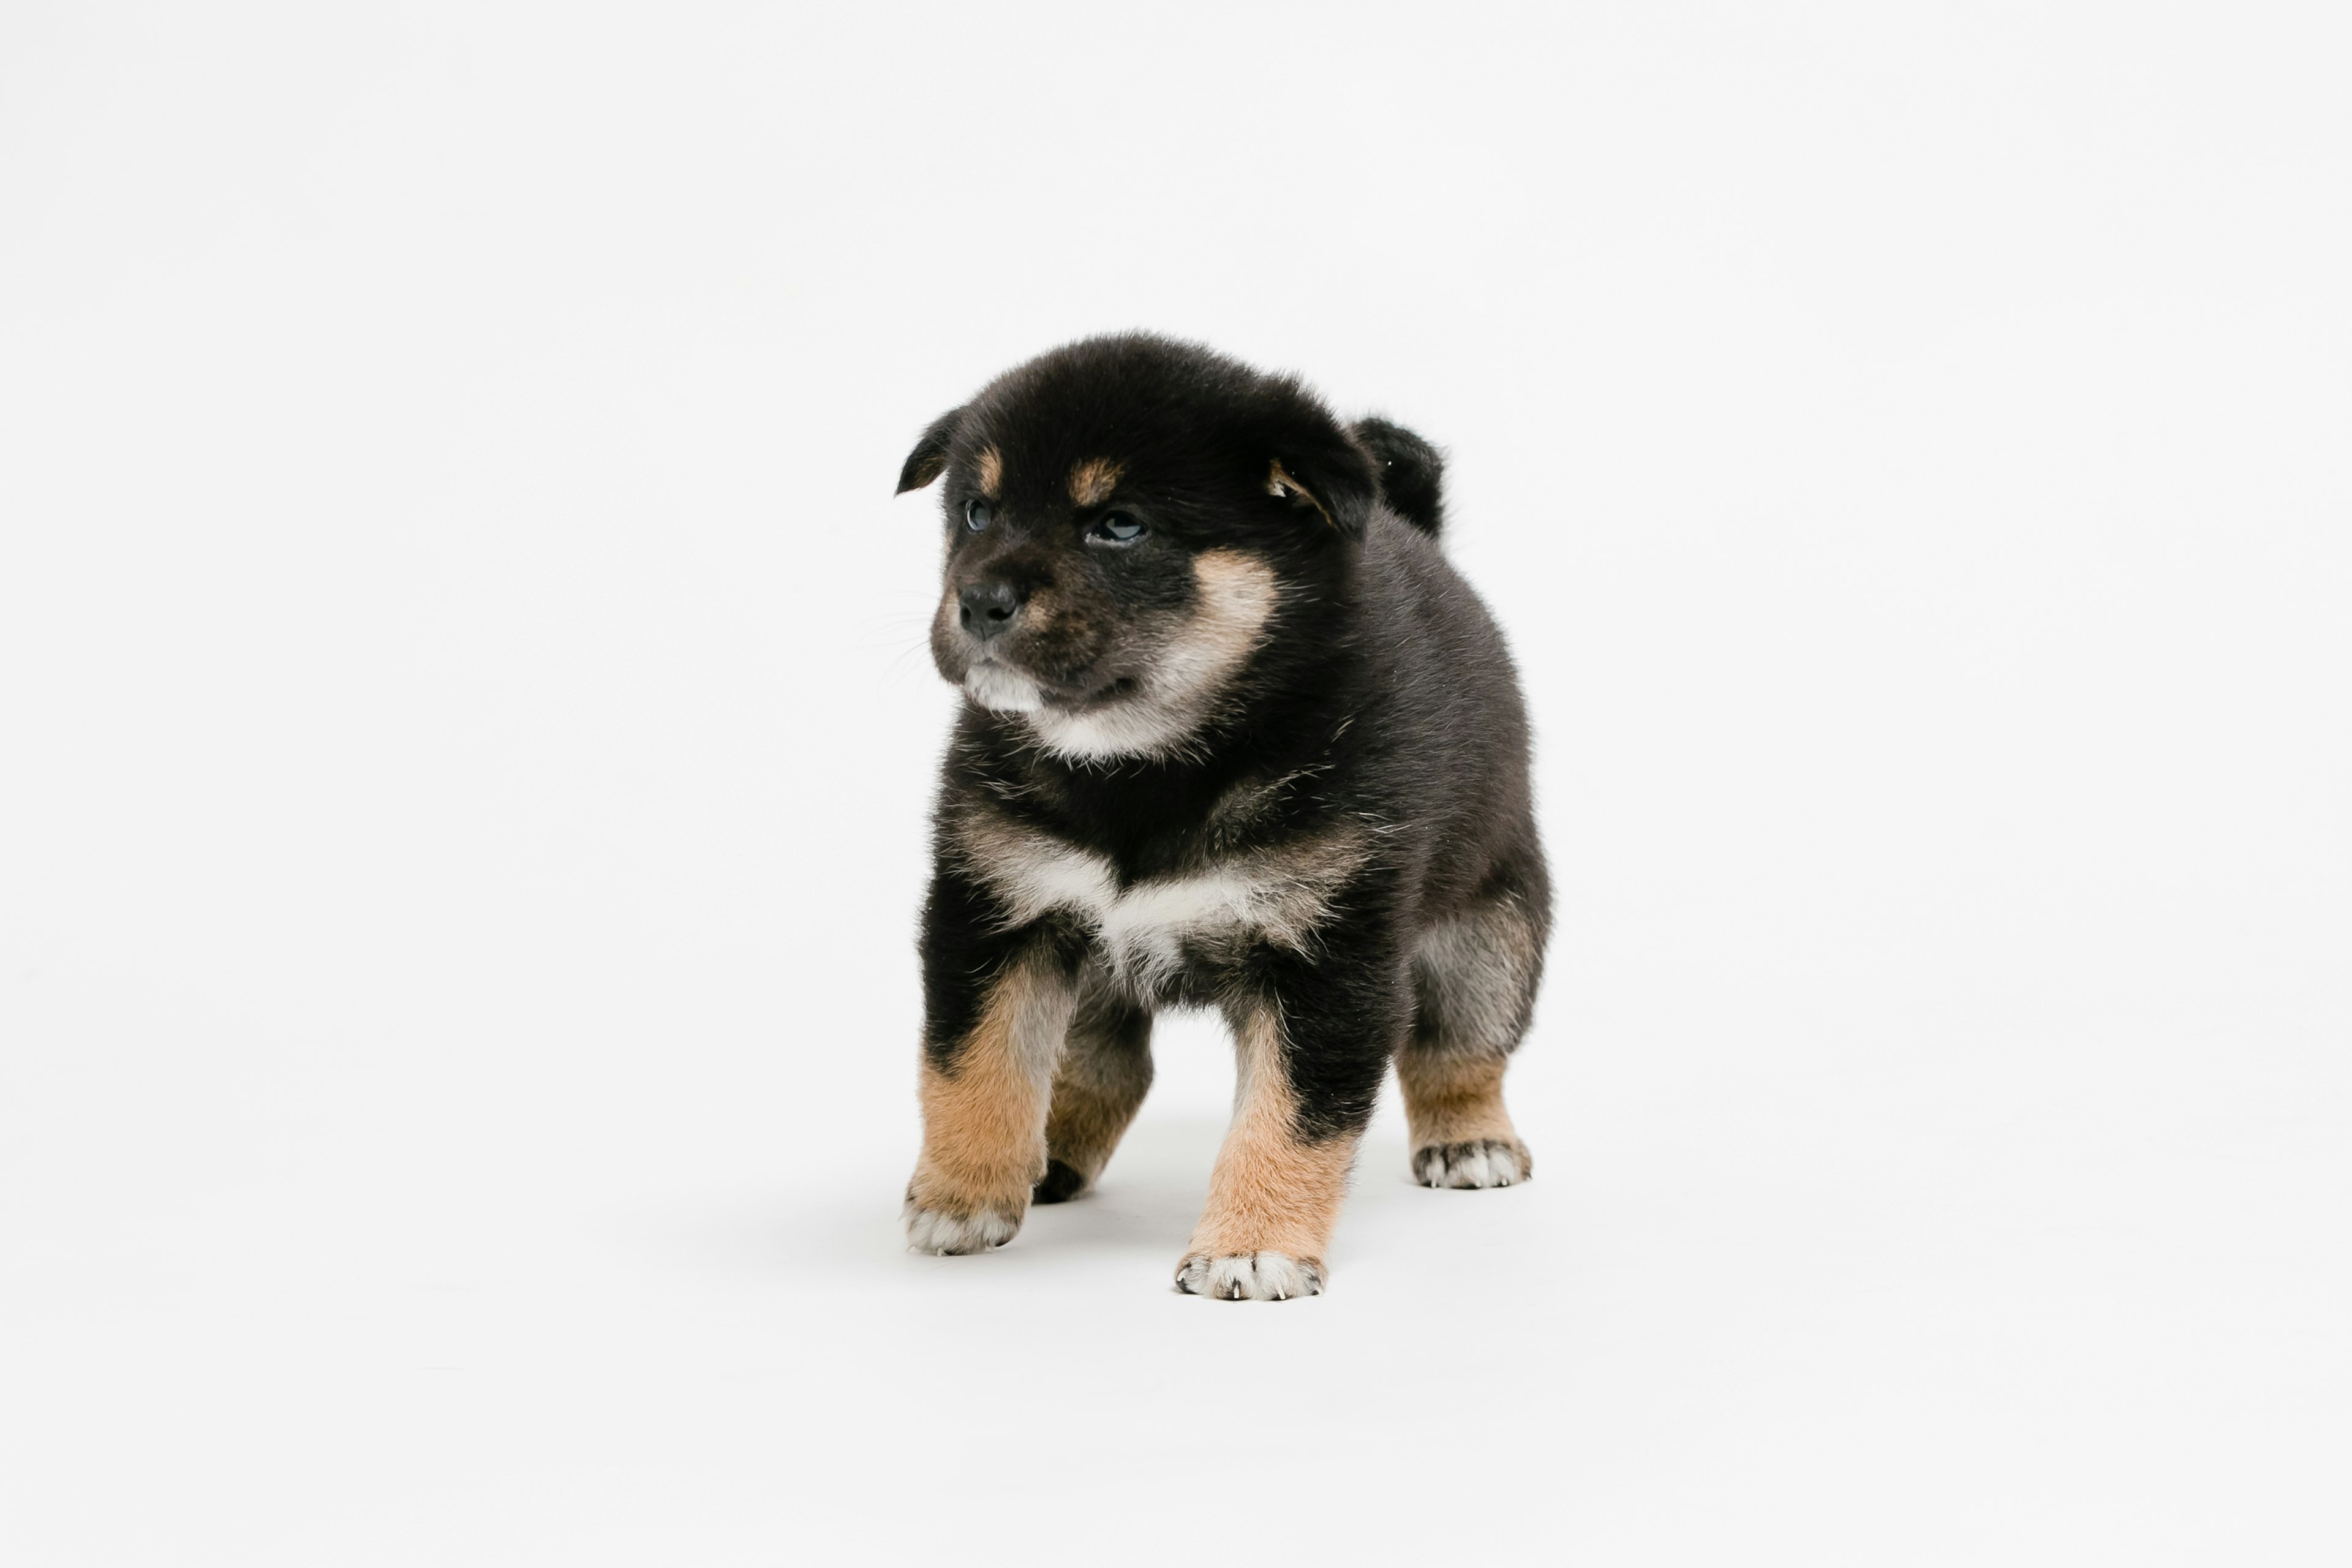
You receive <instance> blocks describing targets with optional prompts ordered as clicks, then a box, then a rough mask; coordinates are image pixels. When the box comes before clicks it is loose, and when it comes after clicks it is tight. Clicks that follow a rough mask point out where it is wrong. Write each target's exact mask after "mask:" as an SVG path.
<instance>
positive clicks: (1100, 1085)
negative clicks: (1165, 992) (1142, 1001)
mask: <svg viewBox="0 0 2352 1568" xmlns="http://www.w3.org/2000/svg"><path fill="white" fill-rule="evenodd" d="M1149 1031H1150V1021H1149V1019H1148V1018H1145V1019H1140V1020H1139V1019H1137V1018H1136V1017H1135V1016H1133V1015H1132V1014H1129V1013H1127V1012H1126V1011H1125V1010H1123V1009H1122V1008H1121V1007H1120V1006H1119V1005H1118V1004H1117V1003H1116V1002H1111V1001H1108V1000H1106V999H1104V998H1102V997H1101V996H1099V995H1095V996H1089V997H1087V998H1086V999H1084V1000H1082V1001H1081V1002H1080V1004H1079V1005H1078V1010H1077V1016H1076V1018H1074V1019H1073V1020H1072V1021H1071V1024H1070V1035H1069V1044H1068V1045H1067V1046H1066V1047H1065V1048H1064V1050H1063V1052H1062V1062H1061V1066H1060V1068H1057V1069H1056V1070H1055V1074H1054V1102H1053V1110H1052V1111H1051V1113H1050V1114H1049V1115H1048V1116H1047V1118H1046V1121H1045V1152H1046V1154H1047V1155H1048V1156H1049V1157H1051V1158H1052V1159H1055V1160H1057V1161H1059V1162H1060V1163H1062V1164H1064V1165H1066V1166H1067V1167H1068V1168H1069V1172H1070V1175H1069V1176H1068V1177H1065V1176H1063V1175H1062V1173H1059V1172H1055V1173H1051V1174H1049V1176H1048V1178H1047V1181H1048V1185H1049V1188H1050V1187H1051V1186H1052V1185H1053V1184H1055V1183H1056V1182H1070V1183H1072V1184H1070V1185H1069V1186H1068V1187H1067V1189H1066V1190H1062V1191H1048V1192H1045V1193H1041V1194H1040V1196H1041V1198H1044V1199H1045V1201H1049V1202H1052V1201H1059V1200H1060V1199H1062V1198H1066V1197H1072V1196H1075V1195H1076V1194H1077V1193H1079V1192H1081V1191H1083V1190H1085V1187H1086V1186H1087V1185H1089V1184H1092V1183H1093V1181H1094V1179H1095V1178H1096V1177H1097V1176H1099V1175H1101V1174H1102V1169H1103V1167H1104V1166H1105V1165H1106V1164H1108V1163H1110V1156H1111V1152H1112V1151H1113V1150H1115V1149H1117V1148H1118V1141H1119V1139H1120V1138H1121V1137H1122V1136H1123V1135H1124V1134H1125V1133H1126V1131H1127V1127H1128V1123H1129V1122H1130V1121H1134V1120H1135V1113H1136V1111H1137V1110H1138V1109H1139V1108H1140V1107H1141V1106H1142V1104H1143V1097H1144V1094H1145V1093H1146V1091H1148V1090H1149V1089H1150V1088H1151V1051H1150V1044H1149V1040H1150V1033H1149ZM1073 1179H1074V1180H1073Z"/></svg>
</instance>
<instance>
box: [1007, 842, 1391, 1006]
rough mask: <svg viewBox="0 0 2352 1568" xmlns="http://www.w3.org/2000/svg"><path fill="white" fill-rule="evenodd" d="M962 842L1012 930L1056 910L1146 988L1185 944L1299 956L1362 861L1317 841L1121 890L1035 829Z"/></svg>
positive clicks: (1093, 858) (1096, 858)
mask: <svg viewBox="0 0 2352 1568" xmlns="http://www.w3.org/2000/svg"><path fill="white" fill-rule="evenodd" d="M963 843H964V848H965V852H966V856H967V858H968V859H969V861H970V863H971V866H972V868H973V869H974V870H975V871H976V872H978V873H979V875H980V876H981V878H982V880H984V881H985V882H986V883H987V884H988V885H989V887H990V888H991V889H992V890H993V891H994V892H995V893H996V895H997V897H998V898H1000V899H1002V900H1004V903H1005V909H1006V913H1007V915H1008V916H1009V917H1010V919H1011V921H1012V922H1013V924H1016V925H1025V924H1027V923H1028V922H1029V921H1034V920H1036V919H1038V918H1039V917H1041V916H1043V915H1045V914H1047V913H1049V912H1051V911H1054V910H1064V911H1066V912H1068V913H1070V914H1073V915H1076V917H1078V918H1079V919H1080V920H1081V921H1085V922H1086V924H1087V926H1088V927H1089V928H1091V929H1092V931H1094V933H1095V936H1096V938H1097V941H1099V942H1101V944H1102V948H1103V952H1104V955H1105V956H1106V957H1107V958H1108V960H1109V962H1110V964H1111V966H1112V968H1114V969H1115V970H1117V971H1118V972H1119V973H1121V974H1124V975H1126V976H1128V977H1129V978H1130V979H1132V980H1135V981H1137V982H1139V983H1141V984H1150V985H1156V984H1160V983H1162V982H1164V981H1165V980H1167V979H1168V978H1169V977H1170V976H1171V975H1172V974H1173V973H1175V971H1176V969H1177V967H1178V966H1179V965H1180V964H1181V963H1182V961H1183V949H1184V944H1185V943H1186V942H1188V941H1191V942H1200V941H1209V940H1216V939H1220V938H1228V939H1229V938H1235V937H1257V938H1262V939H1264V940H1265V941H1268V942H1274V943H1276V945H1278V946H1282V947H1286V948H1289V949H1291V950H1292V951H1294V952H1303V951H1305V949H1306V947H1307V943H1308V942H1310V941H1311V940H1312V937H1313V934H1314V931H1315V928H1316V927H1317V926H1318V925H1319V924H1320V923H1321V922H1322V921H1323V919H1324V917H1325V915H1326V914H1328V912H1329V907H1330V900H1331V897H1332V895H1333V894H1335V893H1336V892H1338V891H1339V887H1340V885H1341V884H1342V883H1344V882H1345V881H1346V880H1347V879H1348V877H1349V874H1350V873H1351V872H1353V871H1354V870H1355V869H1356V868H1357V867H1359V866H1360V865H1361V864H1362V863H1363V857H1362V854H1361V852H1360V850H1359V849H1358V848H1357V847H1356V846H1355V845H1354V844H1353V843H1352V842H1346V841H1332V840H1321V841H1317V842H1314V843H1310V844H1307V845H1304V846H1298V847H1289V848H1285V849H1279V850H1261V851H1256V852H1255V853H1252V854H1248V855H1240V856H1235V857H1233V858H1230V859H1227V860H1225V861H1223V862H1220V863H1218V864H1216V865H1214V866H1213V867H1211V868H1207V869H1203V870H1201V871H1196V872H1192V873H1190V874H1187V875H1183V876H1176V877H1161V878H1154V879H1151V880H1149V881H1142V882H1135V883H1131V884H1129V886H1127V887H1125V888H1121V887H1120V886H1119V885H1118V874H1117V873H1116V871H1115V870H1114V869H1113V868H1112V866H1111V863H1110V861H1109V860H1108V859H1107V858H1104V857H1103V856H1100V855H1097V854H1095V853H1094V852H1093V851H1091V850H1087V849H1081V848H1079V847H1076V845H1073V844H1069V843H1066V842H1065V841H1064V840H1062V839H1059V838H1055V837H1052V836H1050V835H1048V834H1045V833H1040V832H1037V831H1035V830H1034V829H1030V828H1023V827H1013V826H1009V825H1005V824H1003V823H992V824H990V825H988V826H986V827H984V828H982V829H981V830H979V831H976V832H971V833H967V834H966V835H964V836H963Z"/></svg>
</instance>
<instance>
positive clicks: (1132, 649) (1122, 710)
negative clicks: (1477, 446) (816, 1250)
mask: <svg viewBox="0 0 2352 1568" xmlns="http://www.w3.org/2000/svg"><path fill="white" fill-rule="evenodd" d="M1438 477H1439V460H1438V457H1437V454H1436V453H1435V451H1433V449H1432V448H1431V447H1429V446H1428V444H1427V443H1425V442H1423V441H1422V440H1421V439H1420V438H1419V437H1416V436H1414V435H1412V433H1411V432H1410V431H1407V430H1403V429H1401V428H1399V427H1397V426H1392V425H1389V424H1385V423H1383V422H1381V421H1376V420H1367V421H1364V422H1363V423H1360V424H1358V425H1356V426H1352V427H1350V426H1343V425H1341V424H1339V422H1338V421H1337V420H1335V419H1334V418H1333V417H1332V416H1331V415H1330V413H1329V412H1328V410H1326V409H1325V408H1324V406H1323V405H1322V404H1320V403H1319V402H1318V401H1317V400H1316V399H1315V397H1314V396H1312V395H1310V394H1308V393H1307V391H1306V390H1305V389H1304V388H1302V387H1301V386H1300V385H1299V384H1298V383H1297V381H1295V380H1289V379H1285V378H1278V377H1274V376H1267V375H1262V374H1258V373H1256V372H1255V371H1253V370H1250V369H1249V368H1247V367H1246V366H1244V365H1241V364H1238V363H1234V361H1232V360H1229V359H1225V358H1223V357H1221V356H1219V355H1216V354H1213V353H1209V352H1207V351H1206V350H1203V349H1200V348H1196V347H1193V346H1191V345H1189V344H1183V343H1177V342H1169V341H1167V340H1165V339H1160V338H1154V337H1147V336H1127V337H1111V338H1097V339H1093V340H1090V341H1088V342H1080V343H1075V344H1072V345H1070V346H1068V347H1066V348H1062V349H1057V350H1055V351H1054V352H1053V353H1048V354H1045V355H1044V356H1043V357H1041V358H1039V359H1036V360H1033V361H1032V362H1030V363H1027V364H1025V365H1023V366H1022V367H1021V368H1019V369H1018V370H1014V371H1013V372H1011V373H1009V374H1006V375H1004V376H1003V377H1000V378H999V379H998V380H997V381H995V382H994V383H992V384H991V385H989V386H988V387H987V388H986V390H984V391H982V393H981V394H980V395H979V396H977V397H975V398H974V399H972V401H971V402H970V403H969V404H966V405H964V406H962V407H961V408H957V409H954V410H952V411H950V413H948V414H946V415H943V416H940V419H938V420H937V421H936V422H935V423H933V425H932V426H931V427H930V428H929V430H927V431H925V432H924V434H923V437H922V439H921V440H920V441H919V443H917V445H916V447H915V449H914V451H913V452H912V453H911V454H910V455H909V456H908V458H907V465H906V468H905V470H904V472H902V473H901V474H900V475H899V478H898V488H899V489H900V490H901V491H904V490H908V489H914V488H916V487H918V486H922V485H928V484H930V483H932V482H933V481H934V480H939V479H944V480H945V485H944V498H943V499H944V500H945V503H946V513H947V517H946V531H947V570H946V584H945V588H944V591H943V592H942V593H941V595H940V605H939V613H938V615H937V616H936V618H935V619H934V620H933V621H932V624H931V652H932V655H933V657H934V658H936V659H937V661H938V663H939V668H940V674H942V675H944V676H945V677H946V678H947V679H949V680H950V681H952V682H954V683H955V684H957V685H958V686H960V687H961V688H962V689H963V691H964V694H965V696H966V698H967V699H968V700H967V702H966V704H965V707H964V710H963V713H962V716H961V719H960V720H959V721H958V722H957V726H956V731H955V736H954V739H953V741H952V742H951V743H950V747H949V749H948V755H947V761H946V765H945V776H944V777H943V779H942V780H941V784H940V803H939V811H938V818H937V845H936V850H937V868H936V870H935V873H934V875H933V879H932V882H931V889H930V896H929V900H928V901H927V902H926V903H925V905H924V909H923V934H922V956H923V985H924V1002H925V1009H926V1024H925V1028H924V1038H923V1061H922V1069H921V1079H922V1103H923V1152H922V1157H921V1159H920V1161H919V1163H918V1164H917V1166H916V1168H915V1176H914V1180H913V1182H912V1183H911V1184H909V1186H908V1192H907V1234H908V1240H909V1242H910V1243H911V1245H912V1246H914V1247H917V1248H918V1249H919V1250H922V1251H926V1252H939V1253H961V1252H982V1251H985V1250H987V1249H988V1248H990V1247H1002V1246H1003V1244H1004V1243H1006V1242H1007V1241H1010V1240H1011V1239H1012V1238H1013V1233H1014V1232H1015V1231H1017V1230H1019V1229H1020V1227H1021V1219H1022V1215H1023V1214H1024V1212H1025V1211H1026V1210H1027V1208H1028V1205H1030V1203H1031V1202H1032V1201H1033V1200H1034V1201H1035V1202H1038V1203H1058V1202H1060V1201H1062V1200H1063V1199H1066V1198H1069V1197H1072V1196H1075V1195H1076V1194H1078V1193H1080V1192H1082V1191H1084V1190H1085V1188H1086V1186H1087V1184H1088V1183H1089V1182H1091V1181H1093V1180H1094V1178H1095V1177H1096V1175H1097V1174H1098V1173H1100V1172H1101V1170H1102V1168H1103V1165H1104V1163H1105V1162H1107V1161H1108V1159H1109V1158H1110V1154H1111V1150H1112V1149H1113V1148H1114V1147H1115V1146H1116V1145H1117V1144H1118V1139H1119V1135H1120V1134H1121V1133H1122V1132H1124V1131H1126V1130H1127V1126H1128V1123H1129V1121H1131V1120H1132V1119H1133V1118H1134V1115H1135V1111H1136V1108H1137V1106H1138V1105H1139V1104H1140V1103H1141V1102H1142V1100H1143V1095H1144V1090H1145V1089H1147V1088H1148V1087H1149V1086H1150V1082H1151V1058H1150V1036H1151V1017H1152V1014H1153V1011H1154V1010H1155V1009H1157V1008H1159V1007H1161V1006H1167V1005H1205V1006H1213V1007H1216V1008H1218V1009H1220V1010H1221V1011H1222V1012H1223V1014H1224V1016H1225V1017H1226V1018H1227V1020H1228V1021H1229V1022H1230V1023H1231V1025H1232V1026H1233V1031H1234V1040H1235V1042H1236V1045H1237V1047H1238V1049H1239V1053H1240V1086H1239V1091H1238V1093H1237V1095H1236V1099H1235V1109H1234V1121H1233V1128H1232V1131H1230V1132H1229V1133H1228V1135H1227V1137H1226V1139H1225V1144H1224V1148H1223V1152H1221V1153H1220V1154H1219V1155H1218V1156H1217V1163H1216V1170H1215V1173H1214V1174H1213V1176H1212V1177H1211V1179H1210V1185H1209V1203H1208V1208H1207V1211H1206V1212H1205V1213H1204V1214H1203V1215H1202V1216H1201V1223H1200V1226H1199V1228H1198V1229H1197V1230H1195V1231H1194V1233H1193V1236H1192V1249H1191V1251H1190V1253H1189V1254H1188V1255H1187V1256H1186V1257H1185V1258H1183V1260H1182V1261H1181V1263H1180V1264H1179V1265H1178V1268H1177V1271H1176V1281H1177V1284H1178V1285H1179V1286H1180V1287H1181V1289H1185V1290H1188V1291H1191V1292H1193V1293H1194V1294H1198V1295H1205V1296H1217V1297H1223V1298H1227V1299H1231V1300H1242V1299H1244V1298H1249V1297H1256V1298H1270V1299H1273V1300H1282V1299H1284V1298H1286V1297H1291V1296H1309V1295H1313V1294H1315V1293H1317V1292H1318V1291H1319V1290H1320V1289H1322V1288H1323V1256H1324V1249H1325V1247H1326V1245H1327V1244H1328V1242H1329V1240H1330V1237H1331V1229H1332V1226H1333V1225H1334V1223H1335V1222H1336V1221H1337V1219H1338V1217H1339V1204H1340V1200H1341V1197H1342V1194H1343V1192H1344V1189H1345V1187H1346V1184H1347V1179H1348V1172H1349V1163H1350V1161H1351V1160H1352V1158H1353V1156H1354V1152H1355V1148H1356V1142H1357V1140H1358V1138H1359V1137H1360V1135H1361V1133H1362V1131H1363V1129H1364V1124H1365V1122H1366V1121H1367V1120H1369V1119H1370V1116H1371V1113H1372V1103H1373V1100H1374V1097H1375V1095H1376V1094H1377V1093H1378V1091H1379V1089H1380V1084H1381V1074H1382V1073H1383V1072H1385V1071H1386V1070H1387V1068H1388V1064H1389V1062H1390V1061H1391V1059H1393V1060H1394V1061H1395V1062H1396V1064H1397V1073H1398V1077H1399V1078H1400V1079H1402V1083H1403V1087H1404V1097H1405V1105H1406V1108H1407V1110H1408V1113H1409V1116H1410V1119H1411V1122H1412V1140H1413V1145H1414V1148H1413V1154H1412V1169H1413V1173H1414V1175H1415V1176H1416V1177H1417V1178H1419V1179H1420V1180H1421V1181H1422V1182H1423V1183H1424V1184H1428V1185H1430V1186H1435V1187H1495V1186H1507V1185H1509V1184H1512V1183H1514V1182H1521V1181H1525V1180H1526V1179H1527V1178H1528V1173H1529V1170H1530V1162H1529V1159H1528V1151H1527V1146H1526V1145H1525V1144H1523V1143H1521V1142H1519V1140H1518V1137H1517V1133H1516V1132H1514V1131H1513V1130H1512V1127H1511V1119H1510V1116H1509V1114H1508V1113H1507V1111H1506V1110H1504V1108H1503V1069H1504V1067H1505V1065H1506V1064H1507V1061H1508V1059H1509V1057H1510V1053H1511V1051H1512V1048H1513V1047H1516V1046H1517V1044H1518V1042H1519V1037H1520V1036H1521V1035H1522V1034H1523V1033H1524V1032H1525V1031H1526V1029H1527V1026H1528V1010H1529V1008H1530V1006H1531V1005H1532V1004H1533V1002H1534V999H1535V994H1536V984H1537V981H1538V977H1539V975H1540V973H1541V972H1542V968H1543V954H1544V942H1545V937H1546V933H1547V931H1548V929H1549V918H1550V896H1549V884H1548V881H1547V879H1546V876H1545V872H1544V862H1543V856H1542V852H1541V850H1540V848H1539V847H1538V842H1537V837H1536V827H1535V821H1534V817H1533V815H1532V812H1531V810H1530V803H1529V799H1528V736H1527V720H1526V717H1525V714H1524V711H1523V710H1522V708H1521V706H1520V701H1519V694H1518V689H1517V679H1516V677H1515V675H1514V673H1513V670H1512V668H1511V661H1510V658H1509V655H1508V654H1507V652H1506V651H1505V650H1504V647H1503V639H1502V637H1501V636H1500V635H1499V634H1498V633H1497V632H1496V629H1495V625H1494V622H1493V621H1492V620H1491V619H1489V618H1488V616H1487V615H1486V610H1485V608H1484V607H1483V606H1482V605H1480V604H1479V602H1478V600H1477V597H1476V596H1475V595H1474V594H1472V592H1471V591H1470V588H1469V586H1468V585H1467V584H1465V583H1464V582H1463V580H1462V579H1461V578H1460V577H1459V576H1458V575H1456V574H1455V573H1454V569H1453V568H1452V567H1451V566H1449V565H1448V564H1446V562H1445V558H1444V555H1443V554H1442V553H1441V552H1440V551H1439V549H1438V544H1437V533H1438V526H1439V521H1440V513H1439V500H1438Z"/></svg>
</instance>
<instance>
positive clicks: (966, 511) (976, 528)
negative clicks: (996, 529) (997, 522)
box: [963, 496, 996, 533]
mask: <svg viewBox="0 0 2352 1568" xmlns="http://www.w3.org/2000/svg"><path fill="white" fill-rule="evenodd" d="M995 516H996V509H995V508H994V507H992V506H991V505H989V504H988V503H987V502H986V501H984V500H981V499H980V498H979V497H978V496H974V497H972V498H971V500H968V501H966V502H964V503H963V525H964V526H965V527H966V528H968V529H970V530H971V531H973V532H974V533H978V532H980V531H982V529H985V528H986V527H987V526H988V525H989V523H990V522H991V521H993V520H994V518H995Z"/></svg>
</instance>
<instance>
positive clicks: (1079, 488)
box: [1070, 458, 1127, 506]
mask: <svg viewBox="0 0 2352 1568" xmlns="http://www.w3.org/2000/svg"><path fill="white" fill-rule="evenodd" d="M1126 471H1127V465H1126V464H1124V463H1114V462H1112V461H1111V460H1110V459H1109V458H1087V460H1086V461H1085V462H1083V463H1080V464H1078V465H1077V466H1076V468H1072V469H1071V470H1070V499H1071V500H1074V501H1076V502H1077V503H1078V504H1079V505H1080V506H1100V505H1102V503H1103V502H1105V501H1107V500H1110V492H1111V487H1113V486H1114V485H1116V484H1118V477H1119V475H1121V474H1123V473H1125V472H1126Z"/></svg>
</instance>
